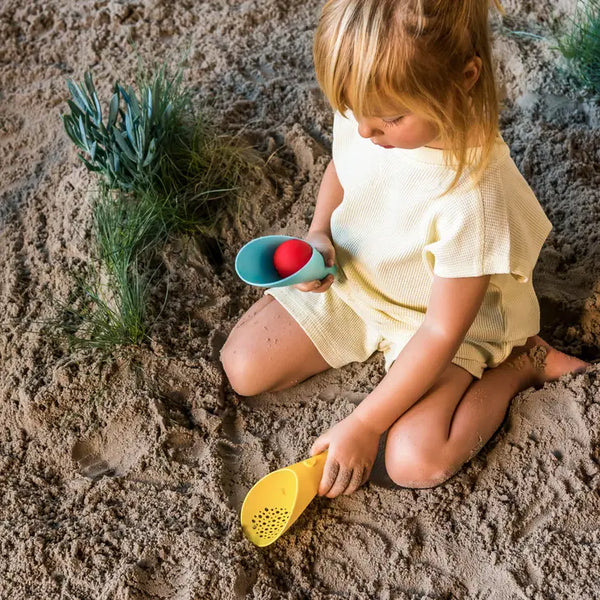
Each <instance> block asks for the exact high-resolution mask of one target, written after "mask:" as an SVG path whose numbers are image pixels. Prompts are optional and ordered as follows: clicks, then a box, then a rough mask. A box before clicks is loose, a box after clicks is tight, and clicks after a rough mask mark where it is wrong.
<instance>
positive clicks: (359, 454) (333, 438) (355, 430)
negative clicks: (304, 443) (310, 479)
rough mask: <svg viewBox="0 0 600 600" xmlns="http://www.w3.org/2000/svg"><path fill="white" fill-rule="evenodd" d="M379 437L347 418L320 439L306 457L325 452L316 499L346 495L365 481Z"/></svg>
mask: <svg viewBox="0 0 600 600" xmlns="http://www.w3.org/2000/svg"><path fill="white" fill-rule="evenodd" d="M379 438H380V434H379V433H377V432H376V431H373V430H372V429H369V428H368V427H367V426H366V425H365V424H364V423H363V422H362V421H361V420H360V419H358V418H357V417H353V416H352V415H350V416H349V417H346V418H345V419H344V420H343V421H340V422H339V423H338V424H337V425H335V426H334V427H332V428H331V429H328V430H327V431H326V432H325V433H324V434H323V435H321V436H320V437H319V438H317V440H316V441H315V443H314V444H313V445H312V447H311V449H310V455H311V456H314V455H315V454H320V453H321V452H323V451H324V450H327V448H329V452H328V453H327V461H326V462H325V469H324V470H323V477H322V478H321V483H320V485H319V490H318V492H317V493H318V495H319V496H323V495H325V496H327V498H335V497H336V496H338V495H339V494H342V493H343V494H344V495H349V494H351V493H352V492H354V491H355V490H357V489H358V488H359V487H360V486H361V485H362V484H363V483H365V482H366V481H367V479H368V478H369V475H370V474H371V469H372V468H373V464H374V463H375V457H376V456H377V447H378V446H379Z"/></svg>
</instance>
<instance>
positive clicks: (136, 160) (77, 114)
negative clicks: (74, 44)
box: [62, 69, 181, 190]
mask: <svg viewBox="0 0 600 600" xmlns="http://www.w3.org/2000/svg"><path fill="white" fill-rule="evenodd" d="M180 83H181V73H179V74H177V75H176V76H175V77H174V78H172V79H169V78H168V77H167V76H166V74H165V71H164V69H162V70H161V71H159V72H158V73H157V74H156V76H154V77H153V79H152V81H150V82H148V84H147V85H146V86H145V87H143V88H142V90H141V94H140V96H141V97H140V98H138V96H137V94H136V92H135V90H134V89H133V88H132V87H131V86H128V88H127V90H125V89H124V88H123V87H122V86H121V85H120V84H119V83H118V82H117V83H115V86H114V89H113V95H112V98H111V100H110V104H109V108H108V115H107V118H106V123H105V122H104V121H103V115H102V108H101V105H100V101H99V100H98V95H97V93H96V88H95V86H94V81H93V78H92V75H91V73H90V72H89V71H88V72H86V73H85V75H84V83H83V84H81V85H78V84H77V83H74V82H73V81H71V80H67V86H68V88H69V91H70V92H71V95H72V100H68V101H67V102H68V104H69V108H70V109H71V113H70V114H68V115H63V116H62V119H63V123H64V126H65V130H66V132H67V134H68V135H69V137H70V138H71V140H73V142H74V143H75V145H76V146H77V147H78V148H80V149H81V150H83V151H84V152H85V156H84V155H83V154H80V155H79V158H80V159H81V160H82V161H83V163H84V164H85V165H86V167H87V168H88V169H89V170H90V171H95V172H98V173H101V174H102V175H103V176H104V178H105V180H106V182H107V184H108V185H109V186H110V187H118V188H121V189H124V190H130V189H133V188H134V187H136V186H148V185H150V184H151V182H152V180H153V177H154V174H155V172H156V166H157V163H158V159H159V154H160V151H161V150H162V149H163V146H164V138H165V137H166V136H168V135H169V133H170V132H171V131H172V129H173V126H174V125H176V123H174V121H175V120H176V118H177V115H176V113H175V114H174V111H173V103H172V101H171V96H172V95H173V90H175V94H174V95H175V96H177V90H178V89H179V87H180ZM122 105H123V106H124V109H123V108H122Z"/></svg>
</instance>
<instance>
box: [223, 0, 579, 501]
mask: <svg viewBox="0 0 600 600" xmlns="http://www.w3.org/2000/svg"><path fill="white" fill-rule="evenodd" d="M497 7H498V9H499V10H502V9H501V7H500V5H499V4H497ZM488 10H489V6H488V0H461V1H460V2H457V0H329V1H328V2H327V3H326V5H325V7H324V9H323V12H322V15H321V19H320V22H319V26H318V29H317V32H316V37H315V45H314V58H315V67H316V74H317V79H318V81H319V84H320V85H321V88H322V89H323V91H324V93H325V95H326V96H327V98H328V100H329V102H330V104H331V106H332V107H333V109H334V111H335V114H334V124H333V152H332V154H333V159H332V161H331V162H330V163H329V166H328V167H327V169H326V171H325V174H324V176H323V181H322V184H321V187H320V191H319V195H318V198H317V203H316V207H315V213H314V217H313V220H312V223H311V226H310V228H309V232H308V235H307V236H306V238H305V239H306V240H307V241H309V242H310V243H311V244H313V245H314V246H315V247H317V249H318V250H319V251H320V252H321V253H322V254H323V256H324V257H325V261H326V263H327V264H329V265H331V264H333V262H334V260H335V262H336V264H337V266H338V276H336V278H335V280H333V278H332V277H331V276H328V277H327V278H326V279H324V280H322V281H319V282H311V283H305V284H299V285H296V286H293V287H286V288H271V289H268V290H267V291H266V292H265V295H264V296H263V298H261V299H260V300H259V301H258V302H256V303H255V304H254V306H252V307H251V308H250V310H249V311H248V312H247V313H246V314H245V315H244V316H243V317H242V318H241V319H240V321H239V322H238V323H237V324H236V326H235V327H234V328H233V330H232V332H231V334H230V336H229V338H228V340H227V342H226V343H225V345H224V347H223V349H222V352H221V360H222V363H223V366H224V369H225V372H226V374H227V376H228V378H229V381H230V383H231V385H232V386H233V388H234V389H235V390H236V391H237V392H238V393H239V394H242V395H254V394H258V393H260V392H263V391H276V390H282V389H285V388H288V387H291V386H293V385H294V384H296V383H298V382H299V381H302V380H304V379H306V378H308V377H310V376H311V375H314V374H316V373H319V372H321V371H324V370H326V369H328V368H330V367H335V368H337V367H341V366H343V365H345V364H348V363H350V362H353V361H359V362H362V361H365V360H366V359H367V358H369V356H371V354H372V353H373V352H374V351H376V350H381V351H383V353H384V357H385V371H386V375H385V377H383V379H382V380H381V382H380V383H379V385H377V386H376V387H375V389H374V390H373V391H372V392H371V393H370V394H369V395H368V396H367V397H366V398H365V399H364V400H363V401H362V403H361V404H360V405H359V406H358V407H357V408H356V409H355V410H354V412H353V413H352V414H351V415H350V416H349V417H347V418H346V419H344V420H343V421H341V422H339V423H338V424H336V425H335V426H334V427H332V428H331V429H329V430H328V431H326V432H325V433H323V434H322V435H321V436H320V437H319V438H318V439H317V440H316V441H315V443H314V444H313V446H312V448H311V451H310V453H311V455H315V454H318V453H320V452H322V451H324V450H326V449H328V456H327V461H326V465H325V469H324V473H323V477H322V480H321V483H320V486H319V490H318V493H319V494H320V495H326V496H327V497H329V498H334V497H336V496H337V495H339V494H341V493H344V494H350V493H352V492H353V491H355V490H356V489H357V488H358V487H359V486H360V485H362V484H363V483H365V481H366V480H367V479H368V476H369V474H370V472H371V469H372V466H373V463H374V459H375V456H376V453H377V448H378V441H379V438H380V436H381V434H382V433H383V432H385V431H386V430H388V429H389V432H388V437H387V442H386V447H385V464H386V469H387V471H388V474H389V475H390V477H391V478H392V479H393V480H394V481H395V482H396V483H397V484H398V485H401V486H406V487H417V488H421V487H431V486H435V485H437V484H439V483H441V482H443V481H445V480H446V479H448V478H449V477H450V476H451V475H453V474H454V473H455V472H456V471H457V470H458V469H459V468H460V467H461V466H462V465H463V464H464V463H465V462H466V461H468V460H469V459H470V458H472V457H473V456H474V455H475V454H476V453H477V452H478V451H479V450H480V449H481V447H482V446H483V445H484V444H485V443H486V442H487V441H488V440H489V438H490V437H491V436H492V434H493V433H494V432H495V431H496V429H497V428H498V427H499V426H500V424H501V423H502V421H503V419H504V417H505V415H506V412H507V409H508V406H509V404H510V401H511V399H512V398H513V396H514V395H515V394H517V393H518V392H520V391H522V390H524V389H525V388H527V387H529V386H532V385H533V386H541V385H542V384H543V383H544V382H545V381H551V380H553V379H557V378H558V377H560V376H561V375H563V374H565V373H568V372H578V371H581V370H583V369H585V368H586V367H587V366H588V363H586V362H584V361H582V360H579V359H577V358H574V357H570V356H567V355H566V354H563V353H561V352H559V351H557V350H556V349H554V348H552V347H551V346H550V345H549V344H548V343H546V342H545V341H544V340H542V339H541V338H540V337H538V336H537V335H536V334H537V333H538V332H539V329H540V315H539V305H538V301H537V298H536V295H535V292H534V289H533V286H532V281H531V277H532V271H533V269H534V266H535V264H536V261H537V259H538V255H539V252H540V249H541V247H542V244H543V243H544V240H545V239H546V237H547V236H548V234H549V232H550V230H551V229H552V225H551V223H550V222H549V220H548V219H547V217H546V215H545V214H544V212H543V210H542V208H541V206H540V205H539V203H538V201H537V199H536V198H535V196H534V194H533V192H532V191H531V189H530V188H529V186H528V185H527V183H526V182H525V180H524V179H523V177H522V176H521V174H520V173H519V171H518V169H517V167H516V165H515V163H514V162H513V161H512V159H511V157H510V154H509V149H508V146H507V145H506V143H505V142H504V141H503V139H502V137H501V136H500V134H499V130H498V99H497V95H496V87H495V81H494V76H493V74H494V71H493V67H492V61H491V56H490V43H489V35H488ZM307 292H314V293H307Z"/></svg>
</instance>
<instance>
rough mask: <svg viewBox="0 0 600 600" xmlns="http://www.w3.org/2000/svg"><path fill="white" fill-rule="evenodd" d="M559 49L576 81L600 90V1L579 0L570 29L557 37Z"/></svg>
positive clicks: (599, 91)
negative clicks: (571, 69)
mask: <svg viewBox="0 0 600 600" xmlns="http://www.w3.org/2000/svg"><path fill="white" fill-rule="evenodd" d="M558 49H559V50H560V52H561V53H562V54H563V56H564V57H565V58H566V59H567V60H568V61H569V63H570V64H571V66H572V67H573V70H574V74H575V75H576V77H577V78H578V79H579V81H580V82H581V83H582V84H583V85H584V86H585V87H588V88H590V89H592V90H594V91H595V92H596V93H600V0H580V1H579V2H578V5H577V11H576V13H575V17H574V18H573V19H572V20H571V26H570V30H569V31H568V32H567V33H566V34H565V35H563V36H562V37H561V38H560V39H559V40H558Z"/></svg>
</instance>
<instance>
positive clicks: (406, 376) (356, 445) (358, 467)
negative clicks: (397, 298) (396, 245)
mask: <svg viewBox="0 0 600 600" xmlns="http://www.w3.org/2000/svg"><path fill="white" fill-rule="evenodd" d="M489 280H490V276H489V275H484V276H481V277H461V278H443V277H437V276H434V280H433V284H432V288H431V295H430V301H429V305H428V308H427V313H426V316H425V320H424V322H423V324H422V325H421V327H419V329H418V330H417V332H416V333H415V334H414V335H413V337H412V338H411V339H410V341H409V342H408V344H406V346H405V347H404V348H403V349H402V352H400V354H399V355H398V358H397V359H396V360H395V361H394V363H393V364H392V366H391V368H390V370H389V371H388V373H387V375H386V376H385V377H384V378H383V379H382V380H381V381H380V383H379V385H377V387H376V388H375V389H374V390H373V391H372V392H371V393H370V394H369V395H368V396H367V397H366V398H365V399H364V400H363V401H362V402H361V404H360V405H359V406H358V407H357V408H355V409H354V412H353V413H351V414H350V415H349V416H348V417H346V418H345V419H343V420H342V421H340V422H339V423H337V424H336V425H334V426H333V427H332V428H331V429H328V430H327V431H326V432H325V433H324V434H322V435H321V436H319V437H318V438H317V440H315V442H314V443H313V445H312V447H311V450H310V454H311V456H314V455H315V454H320V453H321V452H323V451H324V450H326V449H329V453H328V455H327V461H326V463H325V469H324V471H323V476H322V478H321V482H320V485H319V489H318V493H319V495H323V494H325V495H327V497H328V498H335V497H336V496H337V495H338V494H340V493H342V492H343V493H344V494H351V493H352V492H354V491H355V490H356V489H357V488H358V487H360V485H362V483H364V481H366V479H367V478H368V475H369V473H370V472H371V469H372V467H373V464H374V462H375V456H376V455H377V447H378V443H379V438H380V436H381V434H382V433H383V432H384V431H385V430H386V429H388V428H389V427H390V426H391V425H392V424H393V423H394V422H395V421H396V420H397V419H398V418H399V417H401V416H402V415H403V414H404V413H405V412H406V411H407V410H408V409H409V408H410V407H411V406H413V404H415V403H416V402H417V401H418V400H419V398H421V397H422V396H423V395H424V394H425V393H426V392H427V391H428V390H429V388H431V387H432V386H433V384H434V383H435V382H436V381H437V379H438V378H439V376H440V375H441V374H442V373H443V371H444V370H445V369H446V367H447V366H448V365H449V364H450V362H451V361H452V358H454V355H455V354H456V351H457V350H458V348H459V346H460V345H461V343H462V342H463V340H464V338H465V335H466V333H467V331H468V330H469V327H470V326H471V324H472V323H473V321H474V320H475V317H476V315H477V313H478V311H479V308H480V306H481V303H482V301H483V297H484V295H485V292H486V290H487V287H488V284H489ZM344 490H346V491H344Z"/></svg>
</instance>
